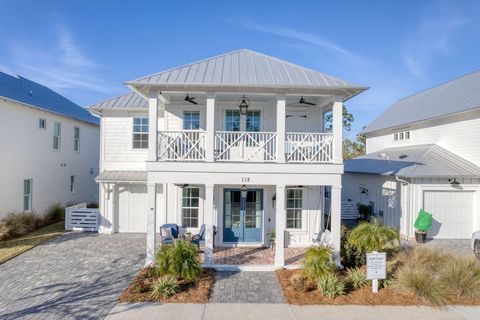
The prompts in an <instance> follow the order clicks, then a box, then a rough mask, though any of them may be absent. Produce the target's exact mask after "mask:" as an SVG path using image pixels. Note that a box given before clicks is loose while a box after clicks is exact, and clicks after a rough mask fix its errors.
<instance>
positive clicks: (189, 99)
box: [185, 93, 198, 104]
mask: <svg viewBox="0 0 480 320" xmlns="http://www.w3.org/2000/svg"><path fill="white" fill-rule="evenodd" d="M185 101H188V102H190V103H193V104H198V102H196V101H195V97H193V98H190V97H189V95H188V93H187V96H186V97H185Z"/></svg>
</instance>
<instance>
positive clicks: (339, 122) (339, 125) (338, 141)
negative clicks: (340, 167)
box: [332, 97, 343, 164]
mask: <svg viewBox="0 0 480 320" xmlns="http://www.w3.org/2000/svg"><path fill="white" fill-rule="evenodd" d="M332 114H333V116H332V133H333V139H334V142H333V154H334V156H333V163H338V164H342V163H343V155H342V143H343V137H342V133H343V102H342V99H341V98H339V97H335V102H334V103H333V107H332Z"/></svg>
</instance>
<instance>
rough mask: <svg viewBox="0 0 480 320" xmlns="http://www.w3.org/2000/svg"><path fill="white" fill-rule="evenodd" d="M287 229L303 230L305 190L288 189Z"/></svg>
mask: <svg viewBox="0 0 480 320" xmlns="http://www.w3.org/2000/svg"><path fill="white" fill-rule="evenodd" d="M286 198H287V207H286V211H287V228H288V229H301V228H302V209H303V190H302V189H298V188H295V189H293V188H292V189H290V188H289V189H287V197H286Z"/></svg>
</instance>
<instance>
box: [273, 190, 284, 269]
mask: <svg viewBox="0 0 480 320" xmlns="http://www.w3.org/2000/svg"><path fill="white" fill-rule="evenodd" d="M276 197H277V199H276V207H277V209H276V217H275V267H277V268H281V267H283V266H284V265H285V227H286V213H285V186H284V185H277V188H276Z"/></svg>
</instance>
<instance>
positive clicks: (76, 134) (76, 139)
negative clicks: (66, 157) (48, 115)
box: [73, 127, 80, 152]
mask: <svg viewBox="0 0 480 320" xmlns="http://www.w3.org/2000/svg"><path fill="white" fill-rule="evenodd" d="M73 151H75V152H79V151H80V128H79V127H74V128H73Z"/></svg>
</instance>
